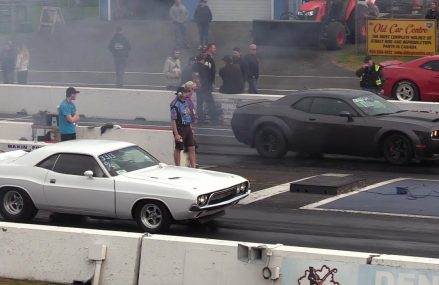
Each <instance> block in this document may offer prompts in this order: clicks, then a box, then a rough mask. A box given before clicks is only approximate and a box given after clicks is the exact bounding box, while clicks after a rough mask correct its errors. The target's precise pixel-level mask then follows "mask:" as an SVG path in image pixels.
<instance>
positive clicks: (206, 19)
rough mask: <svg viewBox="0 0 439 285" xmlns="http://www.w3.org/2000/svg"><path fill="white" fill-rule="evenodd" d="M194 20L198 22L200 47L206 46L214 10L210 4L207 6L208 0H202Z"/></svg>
mask: <svg viewBox="0 0 439 285" xmlns="http://www.w3.org/2000/svg"><path fill="white" fill-rule="evenodd" d="M194 21H195V22H196V23H197V27H198V33H199V35H200V48H202V47H205V46H207V43H208V42H209V26H210V22H212V12H211V11H210V8H209V6H207V1H206V0H200V3H199V4H198V6H197V9H196V10H195V13H194Z"/></svg>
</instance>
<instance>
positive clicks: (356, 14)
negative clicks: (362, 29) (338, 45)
mask: <svg viewBox="0 0 439 285" xmlns="http://www.w3.org/2000/svg"><path fill="white" fill-rule="evenodd" d="M358 19H359V16H358V1H357V4H355V28H354V29H355V54H358V39H359V37H358Z"/></svg>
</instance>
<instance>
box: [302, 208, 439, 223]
mask: <svg viewBox="0 0 439 285" xmlns="http://www.w3.org/2000/svg"><path fill="white" fill-rule="evenodd" d="M301 209H302V208H301ZM309 210H313V211H324V212H340V213H350V214H364V215H378V216H392V217H405V218H421V219H432V220H439V217H436V216H422V215H409V214H396V213H385V212H367V211H354V210H339V209H309Z"/></svg>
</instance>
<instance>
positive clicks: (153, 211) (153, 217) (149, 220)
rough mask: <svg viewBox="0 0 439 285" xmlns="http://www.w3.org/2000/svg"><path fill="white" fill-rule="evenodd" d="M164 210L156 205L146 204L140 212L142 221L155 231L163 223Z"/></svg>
mask: <svg viewBox="0 0 439 285" xmlns="http://www.w3.org/2000/svg"><path fill="white" fill-rule="evenodd" d="M162 219H163V214H162V210H161V209H160V208H159V207H158V206H157V205H155V204H145V205H143V207H142V209H141V210H140V220H141V221H142V223H143V224H144V225H145V226H146V227H148V228H151V229H155V228H157V227H159V226H160V224H161V223H162Z"/></svg>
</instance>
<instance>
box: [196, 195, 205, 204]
mask: <svg viewBox="0 0 439 285" xmlns="http://www.w3.org/2000/svg"><path fill="white" fill-rule="evenodd" d="M197 204H198V206H205V205H206V204H207V195H200V196H198V198H197Z"/></svg>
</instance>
